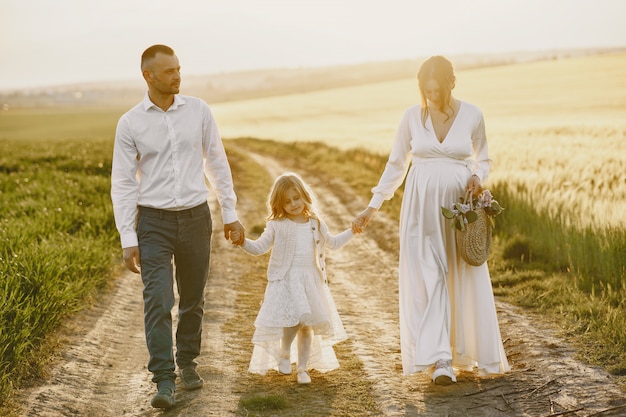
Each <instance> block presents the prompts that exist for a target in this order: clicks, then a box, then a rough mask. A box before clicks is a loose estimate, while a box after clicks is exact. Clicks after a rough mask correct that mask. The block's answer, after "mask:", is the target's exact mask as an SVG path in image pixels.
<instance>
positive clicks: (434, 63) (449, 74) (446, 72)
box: [417, 55, 456, 125]
mask: <svg viewBox="0 0 626 417" xmlns="http://www.w3.org/2000/svg"><path fill="white" fill-rule="evenodd" d="M430 80H435V81H437V83H438V84H439V89H440V92H439V94H440V95H441V106H440V108H439V109H438V110H439V111H441V112H445V109H446V108H451V109H452V111H453V112H454V109H453V108H452V106H450V99H451V97H452V90H453V89H454V86H455V83H456V77H455V76H454V67H453V66H452V63H451V62H450V61H448V60H447V59H446V58H444V57H443V56H441V55H435V56H432V57H430V58H428V59H427V60H426V61H424V62H423V63H422V65H421V66H420V69H419V71H418V72H417V81H418V84H419V88H420V94H421V96H422V124H423V125H425V123H426V118H427V117H428V100H427V99H426V94H424V89H425V88H426V83H427V82H428V81H430ZM453 114H454V113H453ZM450 117H451V116H450Z"/></svg>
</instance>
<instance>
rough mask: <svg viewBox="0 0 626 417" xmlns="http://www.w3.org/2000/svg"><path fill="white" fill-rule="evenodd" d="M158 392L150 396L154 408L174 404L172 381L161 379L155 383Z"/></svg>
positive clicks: (174, 388)
mask: <svg viewBox="0 0 626 417" xmlns="http://www.w3.org/2000/svg"><path fill="white" fill-rule="evenodd" d="M157 389H158V392H157V393H156V395H155V396H154V397H153V398H152V401H151V402H150V404H151V405H152V407H154V408H171V407H173V406H174V404H176V399H175V398H174V392H175V391H176V385H175V384H174V381H169V380H168V381H161V382H159V383H157Z"/></svg>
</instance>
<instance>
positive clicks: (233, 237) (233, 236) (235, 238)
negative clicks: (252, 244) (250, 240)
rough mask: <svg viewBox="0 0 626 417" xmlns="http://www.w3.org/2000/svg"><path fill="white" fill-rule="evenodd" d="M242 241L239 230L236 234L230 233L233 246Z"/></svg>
mask: <svg viewBox="0 0 626 417" xmlns="http://www.w3.org/2000/svg"><path fill="white" fill-rule="evenodd" d="M240 240H241V233H240V232H239V231H238V230H235V231H234V232H230V241H231V242H233V245H236V243H235V242H239V241H240Z"/></svg>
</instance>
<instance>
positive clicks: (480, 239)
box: [454, 208, 491, 266]
mask: <svg viewBox="0 0 626 417" xmlns="http://www.w3.org/2000/svg"><path fill="white" fill-rule="evenodd" d="M474 212H475V213H476V215H477V216H478V218H477V219H476V220H475V221H473V222H471V223H469V224H466V225H465V229H464V230H459V229H455V231H454V233H455V239H456V250H457V251H458V252H459V254H460V255H461V257H462V258H463V260H465V262H467V263H468V264H470V265H473V266H479V265H482V264H484V263H485V262H486V261H487V258H488V257H489V252H490V251H491V222H490V220H489V219H488V218H487V213H485V209H484V208H478V209H474Z"/></svg>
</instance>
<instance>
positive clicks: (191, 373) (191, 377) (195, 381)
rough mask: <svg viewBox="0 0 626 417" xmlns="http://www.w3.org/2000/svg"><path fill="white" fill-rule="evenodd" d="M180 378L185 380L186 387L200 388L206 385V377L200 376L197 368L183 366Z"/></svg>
mask: <svg viewBox="0 0 626 417" xmlns="http://www.w3.org/2000/svg"><path fill="white" fill-rule="evenodd" d="M178 374H179V376H180V379H181V380H182V381H183V386H184V387H185V389H198V388H202V386H203V385H204V379H202V378H200V375H198V372H197V371H196V368H193V367H189V368H182V369H180V370H179V372H178Z"/></svg>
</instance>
